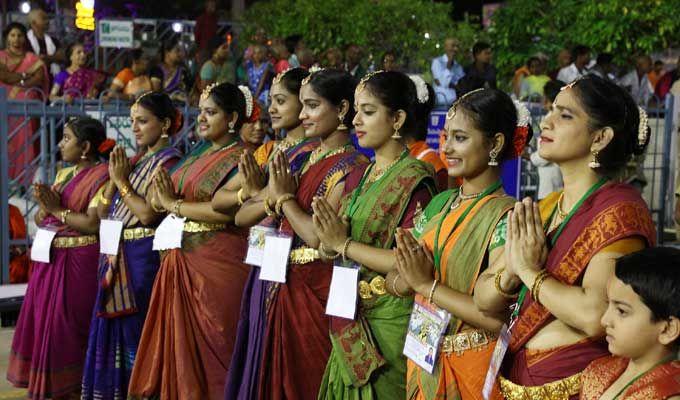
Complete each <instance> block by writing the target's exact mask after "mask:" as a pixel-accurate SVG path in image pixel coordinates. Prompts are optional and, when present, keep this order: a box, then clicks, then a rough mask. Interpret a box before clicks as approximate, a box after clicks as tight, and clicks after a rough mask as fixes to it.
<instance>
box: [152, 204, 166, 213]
mask: <svg viewBox="0 0 680 400" xmlns="http://www.w3.org/2000/svg"><path fill="white" fill-rule="evenodd" d="M151 209H152V210H154V211H155V212H157V213H162V212H165V211H166V210H165V208H163V207H162V206H161V207H156V206H155V205H154V204H153V201H152V202H151Z"/></svg>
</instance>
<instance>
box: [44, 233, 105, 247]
mask: <svg viewBox="0 0 680 400" xmlns="http://www.w3.org/2000/svg"><path fill="white" fill-rule="evenodd" d="M98 241H99V238H98V237H97V235H87V236H62V237H57V238H54V241H52V247H54V248H57V249H68V248H71V247H82V246H89V245H91V244H95V243H97V242H98Z"/></svg>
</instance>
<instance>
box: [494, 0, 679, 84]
mask: <svg viewBox="0 0 680 400" xmlns="http://www.w3.org/2000/svg"><path fill="white" fill-rule="evenodd" d="M679 10H680V0H606V1H591V0H509V1H507V3H506V4H505V6H504V7H502V8H500V9H498V10H497V11H496V12H495V13H494V15H493V24H492V26H491V27H490V28H489V34H490V37H491V41H492V43H493V45H494V53H495V56H494V60H495V63H496V65H497V67H498V68H499V70H500V71H501V73H502V74H503V75H505V76H509V75H510V74H511V73H512V71H513V70H514V69H515V68H517V67H519V66H520V65H522V64H523V63H524V62H526V60H527V58H528V57H529V56H531V55H533V54H535V53H537V52H543V53H545V54H546V55H549V56H554V55H555V54H556V53H557V52H558V51H559V50H560V49H562V48H564V47H565V46H566V47H571V46H573V45H576V44H584V45H587V46H589V47H591V48H592V49H593V51H594V53H600V52H608V53H612V54H613V55H614V57H615V61H616V62H617V63H619V64H625V63H627V62H629V61H630V60H631V59H632V57H634V56H635V55H638V54H649V53H652V52H654V51H659V50H663V49H665V48H667V47H669V46H672V45H677V44H678V41H679V40H680V36H679V35H678V32H680V17H678V14H677V12H678V11H679ZM551 58H552V59H553V60H552V61H553V62H554V57H551ZM554 66H555V65H552V67H554Z"/></svg>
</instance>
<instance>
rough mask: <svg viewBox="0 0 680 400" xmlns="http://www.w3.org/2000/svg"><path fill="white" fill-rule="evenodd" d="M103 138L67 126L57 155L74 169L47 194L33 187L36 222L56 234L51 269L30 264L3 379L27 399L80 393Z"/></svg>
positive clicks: (83, 124)
mask: <svg viewBox="0 0 680 400" xmlns="http://www.w3.org/2000/svg"><path fill="white" fill-rule="evenodd" d="M105 138H106V134H105V129H104V127H103V126H102V124H101V123H100V122H99V121H97V120H94V119H92V118H79V119H76V120H73V121H71V122H69V123H68V124H67V125H66V126H65V128H64V137H63V139H62V140H61V142H59V149H60V151H61V155H62V159H63V160H64V161H65V162H68V163H71V164H73V166H72V167H67V168H64V169H62V170H60V171H59V172H58V173H57V177H56V179H55V182H54V185H53V186H52V187H49V186H47V185H44V184H37V185H36V186H35V197H36V200H37V202H38V204H39V205H40V211H39V212H38V213H37V215H36V223H37V224H38V226H39V227H40V228H42V229H49V230H52V231H56V232H57V234H56V236H55V238H54V240H53V241H52V245H51V252H50V262H49V263H41V262H33V265H32V270H33V272H32V275H31V278H30V280H29V283H28V290H27V292H26V297H25V300H24V304H23V306H22V308H21V313H20V315H19V321H18V323H17V327H16V330H15V332H14V340H13V342H12V348H11V352H10V357H9V366H8V368H7V379H8V380H9V381H10V382H11V383H12V384H13V385H14V386H17V387H25V388H28V397H29V398H31V399H48V398H49V399H69V398H72V397H73V396H77V395H78V394H79V392H80V380H81V374H82V370H83V361H84V358H85V350H86V347H87V333H88V330H89V327H90V316H91V312H92V306H93V304H94V300H95V294H96V292H97V260H98V258H99V245H98V243H97V242H98V240H97V235H96V233H97V231H98V229H99V216H98V215H97V201H98V200H97V199H98V197H99V192H100V188H101V187H102V186H103V185H104V184H105V183H106V180H107V179H108V170H107V166H106V164H104V163H98V162H97V160H98V158H99V156H101V155H102V154H101V153H102V152H105V151H106V150H107V149H108V146H109V145H110V144H109V142H108V141H106V140H105ZM108 150H110V149H108Z"/></svg>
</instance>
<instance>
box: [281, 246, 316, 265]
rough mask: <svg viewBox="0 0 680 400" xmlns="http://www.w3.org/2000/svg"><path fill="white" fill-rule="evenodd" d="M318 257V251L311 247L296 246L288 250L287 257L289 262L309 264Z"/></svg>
mask: <svg viewBox="0 0 680 400" xmlns="http://www.w3.org/2000/svg"><path fill="white" fill-rule="evenodd" d="M319 258H320V257H319V251H318V250H317V249H313V248H311V247H298V248H296V249H293V250H291V251H290V256H289V257H288V259H289V260H290V263H291V264H309V263H310V262H312V261H315V260H318V259H319Z"/></svg>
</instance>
